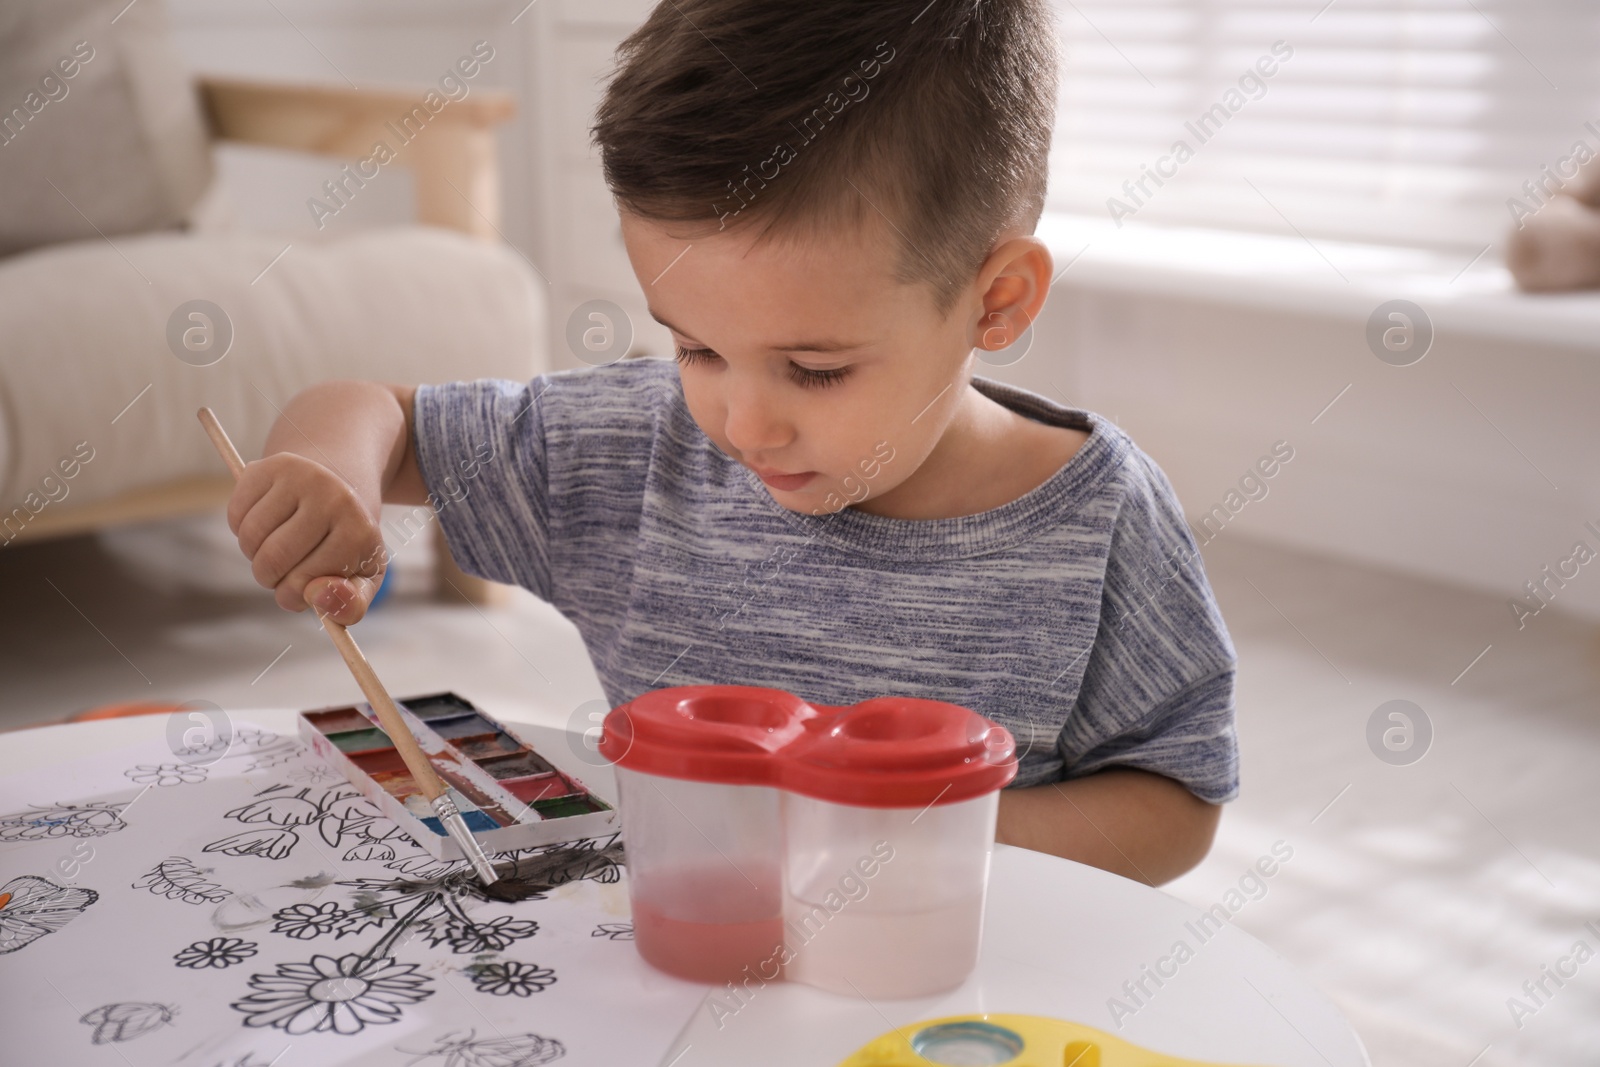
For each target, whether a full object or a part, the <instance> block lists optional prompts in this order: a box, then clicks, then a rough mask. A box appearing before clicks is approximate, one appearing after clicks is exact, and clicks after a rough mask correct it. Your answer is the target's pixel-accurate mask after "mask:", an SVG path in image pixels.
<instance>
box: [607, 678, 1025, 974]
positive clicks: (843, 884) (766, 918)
mask: <svg viewBox="0 0 1600 1067" xmlns="http://www.w3.org/2000/svg"><path fill="white" fill-rule="evenodd" d="M600 751H601V752H602V753H604V754H605V755H606V757H607V758H608V759H610V760H612V762H613V763H615V764H616V769H617V785H618V793H619V801H620V807H621V811H622V818H623V826H624V835H625V839H626V842H627V856H628V859H627V868H628V879H629V883H628V885H629V898H630V901H631V903H632V906H633V915H634V938H635V943H636V945H637V946H638V949H639V952H640V954H641V955H643V956H644V958H645V959H646V960H648V961H649V962H650V963H652V964H653V965H655V966H656V967H659V968H660V969H662V970H664V971H667V972H669V973H672V974H675V975H678V976H680V977H684V978H689V979H692V980H695V981H702V982H712V983H718V984H720V983H722V982H726V981H743V980H745V979H748V978H751V977H756V978H759V979H761V980H763V981H771V980H773V979H776V978H778V977H780V975H782V976H784V977H788V978H790V979H794V980H798V981H803V982H807V983H809V984H812V985H816V986H820V987H822V988H825V989H832V990H834V991H836V992H840V993H845V994H847V995H864V996H867V997H880V996H881V997H911V996H921V995H925V994H927V993H931V992H936V991H939V990H943V989H948V988H951V987H953V986H955V985H959V984H960V983H961V981H963V980H964V979H965V978H966V976H967V975H968V974H969V973H971V971H972V968H973V967H974V966H975V965H976V962H977V956H978V948H979V943H980V936H981V930H982V923H983V902H984V894H985V890H986V888H987V885H988V872H989V856H990V852H991V850H992V847H993V842H994V826H995V816H996V811H997V808H998V803H999V790H1000V789H1001V788H1002V787H1003V786H1004V785H1005V784H1006V783H1008V782H1010V781H1011V780H1012V778H1013V777H1015V775H1016V760H1015V754H1014V746H1013V743H1012V739H1011V735H1010V734H1009V733H1007V732H1006V731H1005V729H1004V728H1002V727H1000V726H997V725H995V724H994V723H992V722H990V721H989V720H987V719H985V718H983V717H982V716H980V715H978V714H977V713H975V712H973V711H970V710H969V709H967V708H963V707H959V706H957V705H954V704H946V703H943V702H940V701H932V700H917V699H912V698H902V697H880V698H876V699H873V700H868V701H864V702H862V703H860V704H855V705H850V706H848V707H832V706H828V705H813V704H808V703H806V702H805V701H803V700H801V699H799V698H798V697H796V696H794V695H792V694H790V693H785V692H783V691H781V690H776V689H763V688H757V687H752V686H684V687H678V688H672V689H658V690H654V691H652V692H650V693H646V694H645V695H643V696H641V697H639V698H638V699H636V700H633V701H631V702H629V703H627V704H624V705H622V706H621V707H618V708H616V709H614V710H613V711H612V712H611V713H610V714H609V715H608V716H607V718H606V721H605V728H604V737H603V739H602V741H601V744H600Z"/></svg>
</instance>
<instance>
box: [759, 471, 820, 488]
mask: <svg viewBox="0 0 1600 1067" xmlns="http://www.w3.org/2000/svg"><path fill="white" fill-rule="evenodd" d="M750 469H751V470H753V471H755V472H756V477H758V478H760V479H761V480H762V481H763V482H766V483H767V484H768V485H770V486H772V488H774V489H783V490H786V491H790V492H792V491H794V490H796V489H799V488H802V487H803V486H804V485H805V484H806V483H807V482H809V481H811V479H813V478H815V477H816V476H817V472H816V471H801V472H800V473H799V474H784V473H783V472H781V471H768V470H762V469H761V468H760V467H751V468H750Z"/></svg>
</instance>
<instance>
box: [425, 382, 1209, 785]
mask: <svg viewBox="0 0 1600 1067" xmlns="http://www.w3.org/2000/svg"><path fill="white" fill-rule="evenodd" d="M972 384H973V386H974V387H975V388H977V389H978V390H980V391H981V392H983V393H984V394H985V395H986V396H989V397H990V398H992V399H994V400H995V401H997V402H999V403H1000V404H1003V405H1005V406H1006V407H1008V408H1011V409H1013V410H1015V411H1018V412H1020V413H1022V414H1024V415H1026V416H1028V417H1029V418H1033V419H1037V420H1039V421H1041V422H1046V423H1050V424H1053V425H1059V426H1067V427H1073V428H1076V429H1081V430H1087V431H1090V436H1089V438H1088V439H1087V440H1086V441H1085V442H1084V443H1083V445H1082V446H1081V447H1080V448H1079V450H1078V452H1077V454H1076V455H1074V456H1073V457H1072V459H1071V460H1070V461H1069V462H1068V463H1067V464H1066V465H1065V466H1063V467H1062V468H1061V469H1060V470H1058V471H1057V472H1056V473H1055V474H1054V475H1053V476H1051V477H1050V479H1049V480H1047V481H1046V482H1044V484H1042V485H1040V486H1038V487H1036V488H1035V489H1033V490H1032V491H1031V492H1029V493H1026V494H1025V495H1023V496H1021V497H1019V498H1017V499H1016V500H1013V501H1011V502H1010V503H1007V504H1002V505H1001V506H999V507H997V508H992V509H990V510H988V511H984V512H981V513H979V514H976V515H966V516H962V517H959V518H947V519H892V518H885V517H883V516H879V515H869V514H866V513H864V512H861V511H857V510H856V509H854V508H845V509H844V510H843V511H839V512H835V513H833V514H829V515H811V514H808V513H802V512H796V511H791V510H789V509H787V508H785V507H783V506H782V505H780V504H779V503H778V502H777V501H775V500H774V499H773V498H772V496H771V495H770V493H769V492H768V491H767V489H766V487H765V485H764V484H763V483H762V482H761V480H760V479H759V478H757V477H756V475H755V474H754V473H753V472H752V471H750V470H749V468H747V467H745V466H744V465H743V464H741V463H739V462H737V461H735V460H733V459H730V458H729V457H728V456H727V455H725V454H724V453H723V452H722V450H721V449H720V448H718V447H717V445H716V444H715V442H713V441H712V440H711V439H710V438H709V437H707V436H706V435H705V434H704V433H703V432H702V431H701V429H700V427H699V426H698V425H697V424H696V423H695V421H694V418H693V417H692V416H691V415H690V414H689V409H688V407H687V406H686V405H685V403H684V399H683V390H682V386H681V385H680V383H679V379H678V371H677V367H676V365H675V364H674V363H673V361H671V360H667V359H655V358H647V359H634V360H625V361H622V362H619V363H614V364H611V365H609V366H605V367H590V368H583V369H580V370H568V371H557V372H553V373H549V374H541V375H539V376H538V377H536V378H534V379H533V381H532V382H528V383H517V382H510V381H501V380H495V379H488V380H482V381H467V382H453V383H449V384H444V385H433V386H429V385H424V386H420V387H419V388H418V389H417V393H416V404H415V410H414V419H415V426H416V440H415V447H416V455H417V462H418V465H419V467H420V468H421V472H422V478H423V481H424V482H425V483H426V485H427V488H428V490H429V492H430V493H431V494H433V497H434V500H433V501H432V502H433V503H434V506H435V507H436V509H437V510H438V517H439V520H440V522H441V523H442V525H443V529H444V535H445V540H446V542H447V544H448V545H449V547H450V552H451V554H452V555H453V556H454V557H455V559H456V562H457V563H458V564H459V565H460V567H461V569H462V570H463V571H465V572H466V573H468V574H473V575H477V576H479V577H483V578H489V579H493V580H494V581H498V582H505V583H508V584H513V585H520V586H522V587H524V588H526V589H529V590H531V591H532V592H533V593H534V594H535V595H537V596H539V597H540V598H541V599H543V600H545V601H547V602H549V603H550V604H552V605H554V606H555V607H556V609H557V610H559V611H560V612H561V613H562V615H564V616H566V618H568V619H569V620H571V621H572V622H573V623H574V624H575V625H576V626H577V628H578V631H579V633H580V634H582V636H583V640H584V643H585V645H586V646H587V648H588V651H589V655H590V657H591V659H592V660H593V661H594V668H595V673H596V674H597V675H598V676H599V678H600V683H601V685H602V686H603V687H604V689H605V695H606V698H607V699H608V700H609V701H610V702H611V704H612V706H616V705H618V704H622V703H624V702H625V701H628V700H631V699H632V698H634V697H636V696H638V695H640V694H641V693H644V692H647V691H648V690H651V689H655V688H659V687H664V686H679V685H710V684H724V685H756V686H768V687H772V688H775V689H782V690H786V691H788V692H791V693H794V694H796V695H797V696H800V697H802V698H803V699H806V700H809V701H812V702H813V703H819V704H853V703H856V702H858V701H861V700H866V699H868V698H870V697H875V696H888V695H893V696H912V697H923V698H927V699H931V700H944V701H948V702H950V703H954V704H960V705H962V706H964V707H968V708H971V709H973V710H974V711H977V712H979V713H980V714H982V715H985V716H987V717H988V718H990V719H993V720H994V721H996V722H998V723H1001V724H1002V725H1004V726H1005V727H1006V728H1007V729H1009V730H1010V731H1011V733H1012V734H1013V735H1014V736H1015V738H1016V741H1017V751H1018V753H1019V755H1020V757H1021V758H1020V760H1019V766H1018V773H1017V777H1016V780H1015V781H1014V782H1013V786H1028V785H1037V784H1039V783H1042V782H1051V781H1056V780H1059V779H1062V778H1075V777H1079V776H1081V775H1085V774H1089V773H1092V772H1094V771H1098V770H1101V769H1103V768H1106V767H1109V766H1112V765H1124V766H1129V767H1138V768H1142V769H1144V770H1148V771H1154V772H1156V773H1157V774H1162V775H1165V776H1167V777H1169V778H1172V779H1175V780H1177V781H1178V782H1181V783H1182V784H1183V785H1185V786H1186V787H1188V789H1189V790H1190V791H1191V792H1193V793H1194V794H1195V795H1196V796H1198V797H1200V798H1201V799H1202V800H1206V801H1210V802H1211V803H1221V802H1223V801H1226V800H1231V799H1233V798H1234V797H1235V796H1236V795H1237V793H1238V789H1239V785H1238V742H1237V739H1236V737H1235V734H1234V708H1233V686H1234V665H1235V662H1236V656H1235V653H1234V649H1233V644H1232V642H1231V640H1230V639H1229V637H1228V632H1227V628H1226V627H1225V625H1224V624H1223V621H1222V616H1221V613H1220V612H1219V611H1218V609H1217V604H1216V601H1215V599H1214V598H1213V596H1212V593H1211V587H1210V585H1209V584H1208V583H1207V581H1206V578H1205V573H1204V570H1203V569H1202V566H1201V563H1200V558H1199V555H1198V552H1197V550H1196V547H1195V542H1194V538H1193V536H1192V535H1191V534H1190V532H1189V528H1188V525H1187V524H1186V523H1185V521H1184V518H1183V515H1182V512H1181V511H1180V509H1179V507H1178V502H1177V499H1176V497H1175V496H1174V494H1173V491H1172V486H1171V484H1170V483H1169V482H1168V481H1167V478H1166V475H1165V474H1163V473H1162V471H1161V469H1160V468H1159V467H1157V466H1156V464H1155V462H1154V461H1153V460H1151V459H1150V457H1148V456H1146V455H1145V454H1144V453H1143V452H1141V451H1140V450H1139V449H1138V447H1137V446H1135V445H1134V443H1133V442H1132V441H1131V440H1130V439H1129V438H1128V436H1127V435H1126V434H1124V433H1123V432H1122V431H1121V430H1120V429H1118V428H1117V427H1116V426H1114V425H1112V424H1111V423H1110V422H1108V421H1106V420H1105V419H1103V418H1101V417H1100V416H1098V415H1095V414H1093V413H1090V412H1087V411H1082V410H1077V409H1073V408H1068V407H1063V406H1061V405H1059V404H1056V403H1054V402H1053V401H1051V400H1048V399H1046V398H1045V397H1042V396H1039V395H1037V394H1035V393H1032V392H1029V391H1027V390H1025V389H1020V388H1017V387H1014V386H1010V385H1007V384H1004V383H1001V382H997V381H993V380H990V379H985V378H979V377H974V378H973V380H972ZM889 462H890V463H892V462H893V460H892V459H890V460H889Z"/></svg>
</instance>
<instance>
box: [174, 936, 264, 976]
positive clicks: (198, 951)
mask: <svg viewBox="0 0 1600 1067" xmlns="http://www.w3.org/2000/svg"><path fill="white" fill-rule="evenodd" d="M255 954H256V943H255V942H254V941H246V940H245V939H244V938H242V937H213V938H211V939H210V940H209V941H196V942H195V943H194V944H192V945H190V946H189V947H188V948H186V949H181V950H180V951H178V952H177V953H176V954H175V955H174V956H173V957H172V959H173V962H174V963H176V964H177V965H178V966H179V967H188V968H191V969H192V970H201V969H203V968H206V967H217V968H221V967H232V966H233V965H234V964H236V963H243V962H244V961H245V960H247V959H249V958H250V957H251V956H254V955H255Z"/></svg>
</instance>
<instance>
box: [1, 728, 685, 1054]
mask: <svg viewBox="0 0 1600 1067" xmlns="http://www.w3.org/2000/svg"><path fill="white" fill-rule="evenodd" d="M518 856H519V858H520V859H521V860H522V861H523V863H522V869H524V870H531V871H532V872H533V876H532V883H531V884H530V886H529V889H528V894H529V895H528V896H527V898H526V899H522V900H519V901H517V902H515V903H506V902H503V901H500V900H495V899H491V898H490V897H488V896H487V895H485V894H484V893H483V891H482V887H481V885H480V884H479V883H478V881H477V879H476V877H475V876H474V875H473V873H472V871H471V870H470V868H467V866H466V865H465V864H464V863H462V862H445V861H440V860H436V859H434V858H433V857H432V856H430V855H429V854H428V853H426V852H424V851H423V850H422V849H421V848H420V847H419V846H417V845H416V844H414V843H413V842H412V840H411V839H410V838H409V837H408V836H407V835H406V834H405V833H403V832H402V831H401V830H400V828H399V827H397V826H396V825H395V824H394V823H393V822H391V821H389V820H388V819H386V818H384V817H383V816H382V815H381V814H380V813H379V811H378V810H377V808H376V807H375V806H374V805H373V804H372V803H371V802H370V801H368V800H366V799H365V798H364V797H362V796H361V795H360V794H359V793H358V792H357V790H356V789H355V788H354V787H353V786H351V785H350V784H349V783H348V782H346V781H345V779H344V778H343V776H342V775H340V774H339V773H338V772H337V771H335V770H333V769H332V768H330V767H329V766H327V765H326V764H324V763H323V762H322V761H321V760H320V759H318V758H317V757H316V756H315V755H314V754H312V753H311V751H310V750H309V749H307V748H306V747H304V746H303V745H302V744H301V743H300V741H299V739H298V738H297V737H295V736H293V735H292V734H280V733H277V732H274V731H273V730H270V729H266V728H263V727H260V726H256V725H251V724H249V723H243V722H241V723H239V724H238V725H237V728H236V729H235V730H234V731H233V736H232V737H231V738H229V739H228V742H227V743H226V744H225V745H221V746H219V747H218V749H217V750H214V751H209V752H207V751H206V750H205V749H204V748H203V747H201V746H192V747H191V748H189V749H182V750H180V752H179V754H178V755H174V754H173V746H172V745H171V744H169V743H168V742H167V741H166V740H165V739H161V738H152V739H151V740H150V741H149V742H148V743H140V744H138V745H132V746H127V747H125V748H121V749H117V750H113V751H108V752H100V753H96V754H93V755H88V756H84V757H82V758H79V759H77V760H74V761H72V762H69V763H63V764H61V765H59V766H54V767H49V768H47V769H41V770H38V771H31V772H28V773H26V774H21V775H13V776H10V777H7V778H4V779H0V989H3V990H4V993H5V996H4V998H3V1000H4V1002H5V1007H4V1009H3V1010H0V1030H3V1032H4V1034H5V1050H4V1053H3V1054H0V1061H4V1062H6V1063H19V1064H46V1063H60V1064H67V1063H70V1064H73V1065H75V1067H76V1065H86V1067H93V1065H97V1064H106V1065H117V1067H145V1065H147V1064H148V1065H156V1064H176V1065H180V1067H266V1065H268V1064H280V1065H282V1067H299V1065H302V1064H332V1063H339V1064H363V1065H365V1064H373V1065H378V1064H384V1065H390V1064H429V1063H433V1064H443V1065H447V1067H469V1065H474V1064H494V1065H501V1067H512V1065H516V1067H523V1065H532V1064H543V1063H561V1064H594V1065H597V1067H600V1065H605V1067H611V1065H616V1064H641V1065H642V1064H653V1063H655V1062H657V1060H658V1059H659V1058H660V1056H661V1053H662V1051H663V1050H664V1049H666V1048H667V1046H668V1044H669V1042H670V1041H671V1039H672V1037H673V1035H675V1034H676V1033H678V1031H679V1030H680V1029H681V1028H682V1026H683V1025H684V1023H685V1021H686V1020H687V1019H688V1018H689V1016H690V1015H691V1014H692V1013H693V1012H694V1011H695V1009H696V1007H697V1005H699V1003H700V1002H701V999H702V997H703V996H704V993H705V987H703V986H698V985H694V984H692V983H688V982H680V981H678V980H676V979H673V978H671V977H668V976H666V975H663V974H660V973H659V972H656V971H654V970H652V969H651V968H650V967H649V966H648V965H647V964H645V963H644V961H643V960H641V959H640V958H639V955H638V952H637V951H636V950H635V948H634V946H633V944H632V936H633V927H632V923H631V921H630V919H629V912H628V899H627V886H626V884H625V882H624V881H623V880H622V879H623V877H624V870H623V867H622V843H621V840H620V837H619V835H608V836H606V837H600V838H589V839H586V840H582V841H577V842H570V843H565V844H560V845H551V846H544V847H541V848H538V849H530V850H524V851H523V852H521V853H518ZM530 858H533V859H536V862H535V863H533V864H531V865H530V864H529V863H528V860H529V859H530ZM619 1023H621V1024H622V1025H619Z"/></svg>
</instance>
